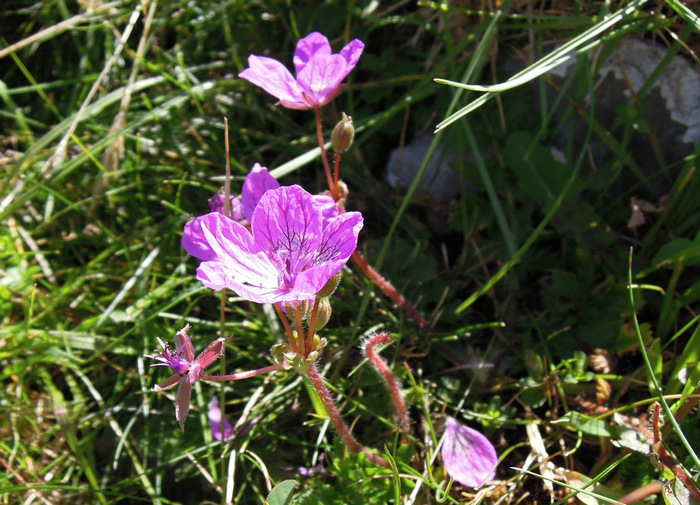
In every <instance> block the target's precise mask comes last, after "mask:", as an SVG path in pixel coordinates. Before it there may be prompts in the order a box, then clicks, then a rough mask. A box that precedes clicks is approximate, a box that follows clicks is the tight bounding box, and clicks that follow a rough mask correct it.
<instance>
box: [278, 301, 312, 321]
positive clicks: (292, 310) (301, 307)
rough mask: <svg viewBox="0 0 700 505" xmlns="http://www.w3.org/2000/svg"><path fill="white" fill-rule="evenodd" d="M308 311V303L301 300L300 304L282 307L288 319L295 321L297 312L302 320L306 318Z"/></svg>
mask: <svg viewBox="0 0 700 505" xmlns="http://www.w3.org/2000/svg"><path fill="white" fill-rule="evenodd" d="M308 310H309V301H308V300H303V301H301V302H292V303H286V304H285V305H284V311H285V312H286V313H287V315H288V316H289V317H291V318H292V319H293V320H295V321H296V317H297V316H296V314H297V311H299V314H301V318H302V319H304V318H305V317H306V312H307V311H308Z"/></svg>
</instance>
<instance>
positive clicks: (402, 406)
mask: <svg viewBox="0 0 700 505" xmlns="http://www.w3.org/2000/svg"><path fill="white" fill-rule="evenodd" d="M387 342H391V337H390V336H389V335H387V334H386V333H380V334H378V335H374V336H372V337H369V338H368V339H367V341H366V342H365V346H364V350H365V354H366V355H367V359H368V360H369V362H370V363H371V364H372V366H373V367H374V369H375V370H376V371H377V372H378V373H379V375H381V376H382V377H383V378H384V380H385V381H386V384H387V386H388V387H389V394H391V399H392V401H393V402H394V407H395V408H396V415H397V416H398V418H399V428H401V430H402V431H404V432H406V433H408V431H409V429H410V426H409V422H408V414H407V413H406V403H405V402H404V401H403V395H402V394H401V388H399V385H398V383H397V382H396V377H394V374H393V373H392V372H391V369H390V368H389V365H388V364H387V362H386V361H384V359H383V358H382V357H381V356H380V355H379V354H377V350H376V349H375V347H377V345H379V344H385V343H387Z"/></svg>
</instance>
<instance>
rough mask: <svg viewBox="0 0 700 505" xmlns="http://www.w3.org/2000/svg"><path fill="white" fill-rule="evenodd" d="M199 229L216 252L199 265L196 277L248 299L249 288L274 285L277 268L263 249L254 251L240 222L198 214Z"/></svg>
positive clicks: (209, 285)
mask: <svg viewBox="0 0 700 505" xmlns="http://www.w3.org/2000/svg"><path fill="white" fill-rule="evenodd" d="M200 222H201V225H202V231H203V232H204V234H205V236H206V238H207V241H208V242H209V245H210V246H211V248H212V249H213V250H214V251H215V252H216V255H217V259H216V260H215V261H206V262H203V263H202V264H200V265H199V268H198V269H197V278H198V279H199V280H200V281H202V283H203V284H204V285H205V286H207V287H210V288H212V289H221V288H222V286H225V287H227V288H229V289H231V290H233V291H235V292H236V293H237V294H238V295H240V296H243V297H245V298H247V299H249V300H252V301H255V300H253V299H252V298H249V297H248V296H247V295H248V294H249V292H250V291H251V290H252V292H253V293H255V292H257V291H258V290H260V291H262V292H265V293H267V292H269V291H271V290H273V291H274V290H276V289H277V288H278V281H277V279H278V276H279V270H278V268H277V266H276V265H275V264H273V263H272V262H271V261H270V259H269V258H268V257H267V255H266V254H265V253H264V252H258V251H257V246H256V244H255V243H254V242H253V237H252V235H251V234H250V232H249V231H248V230H246V229H245V228H244V227H243V226H242V225H241V224H239V223H236V222H234V221H232V220H230V219H227V218H226V217H224V216H222V215H221V214H218V213H216V212H214V213H211V214H207V215H206V216H202V220H201V221H200Z"/></svg>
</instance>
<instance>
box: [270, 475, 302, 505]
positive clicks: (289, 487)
mask: <svg viewBox="0 0 700 505" xmlns="http://www.w3.org/2000/svg"><path fill="white" fill-rule="evenodd" d="M296 485H297V483H296V481H294V480H283V481H282V482H280V483H279V484H277V485H276V486H275V487H274V488H273V489H272V491H270V494H269V495H267V499H266V500H265V505H290V504H291V503H292V498H294V488H295V487H296Z"/></svg>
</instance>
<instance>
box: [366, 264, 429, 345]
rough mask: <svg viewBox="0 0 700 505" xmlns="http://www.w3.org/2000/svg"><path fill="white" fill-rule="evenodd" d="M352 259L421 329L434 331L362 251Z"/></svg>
mask: <svg viewBox="0 0 700 505" xmlns="http://www.w3.org/2000/svg"><path fill="white" fill-rule="evenodd" d="M352 259H353V260H355V263H356V264H357V266H358V267H360V270H362V271H363V272H364V274H365V275H366V276H367V277H369V278H370V280H371V281H372V282H374V283H375V284H376V285H377V286H379V289H381V290H382V291H383V292H384V294H386V295H387V296H388V297H389V298H391V299H392V300H394V302H395V303H396V304H397V305H398V306H399V307H400V308H401V310H403V311H404V312H405V313H406V314H407V315H408V317H410V318H411V319H413V321H414V323H415V324H416V326H418V329H419V330H421V331H425V332H430V331H432V329H433V328H432V326H431V325H430V323H429V322H428V321H426V320H425V319H424V318H423V316H421V315H420V314H419V313H418V311H417V310H416V309H415V307H413V305H411V304H410V303H409V301H408V300H406V298H404V296H403V295H402V294H401V293H399V292H398V291H397V290H396V288H395V287H394V286H392V285H391V283H390V282H389V281H387V280H386V279H385V278H384V277H382V275H381V274H380V273H379V272H377V271H376V270H375V269H374V268H372V267H371V266H369V264H368V263H367V260H365V258H364V256H362V254H361V253H360V251H355V252H354V253H353V255H352Z"/></svg>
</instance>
